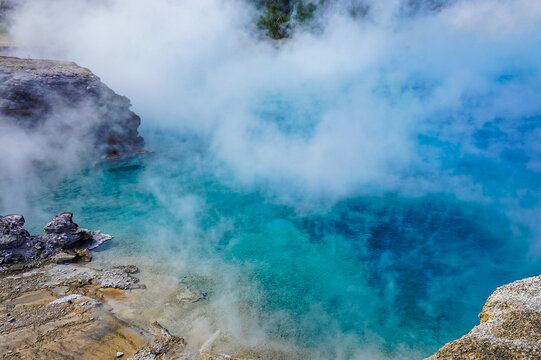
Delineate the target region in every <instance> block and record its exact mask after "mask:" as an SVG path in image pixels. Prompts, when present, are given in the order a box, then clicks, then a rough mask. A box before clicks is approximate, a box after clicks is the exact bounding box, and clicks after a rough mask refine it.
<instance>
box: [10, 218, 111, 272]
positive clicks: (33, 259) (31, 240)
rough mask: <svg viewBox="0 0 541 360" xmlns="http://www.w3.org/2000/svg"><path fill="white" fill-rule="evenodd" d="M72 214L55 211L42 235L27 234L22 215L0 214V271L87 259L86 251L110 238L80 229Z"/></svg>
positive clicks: (87, 253) (97, 232)
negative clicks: (55, 214)
mask: <svg viewBox="0 0 541 360" xmlns="http://www.w3.org/2000/svg"><path fill="white" fill-rule="evenodd" d="M72 217H73V214H72V213H69V212H64V213H61V214H58V215H57V216H55V218H54V219H53V220H51V221H50V222H49V223H48V224H47V225H45V227H44V228H43V229H44V230H45V233H44V234H41V235H36V236H30V234H29V233H28V231H26V230H25V229H24V227H23V226H24V222H25V220H24V217H23V216H22V215H6V216H0V271H8V270H12V271H13V270H23V269H24V268H31V267H35V266H36V265H42V264H44V263H47V262H51V261H53V262H57V263H61V262H72V261H75V260H77V259H85V260H87V261H89V260H90V254H89V250H92V249H94V248H96V247H97V246H99V245H100V244H102V243H103V242H105V241H107V240H110V239H111V238H112V237H111V236H110V235H107V234H102V233H101V232H100V231H90V230H87V229H80V228H79V226H78V225H77V224H76V223H74V222H73V220H72Z"/></svg>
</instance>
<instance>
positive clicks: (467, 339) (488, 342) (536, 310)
mask: <svg viewBox="0 0 541 360" xmlns="http://www.w3.org/2000/svg"><path fill="white" fill-rule="evenodd" d="M479 318H480V319H481V323H480V324H479V325H477V326H476V327H474V328H473V329H472V330H471V331H470V332H469V333H468V334H466V335H464V336H463V337H462V338H460V339H458V340H455V341H452V342H450V343H448V344H446V345H445V346H443V347H442V348H441V349H440V350H439V351H438V352H437V353H436V354H434V355H433V356H431V357H429V358H428V360H437V359H480V360H482V359H541V276H536V277H531V278H527V279H523V280H519V281H515V282H513V283H511V284H507V285H504V286H502V287H499V288H498V289H496V291H494V293H493V294H492V295H491V296H490V297H489V298H488V300H487V302H486V303H485V306H484V307H483V311H482V312H481V313H480V314H479Z"/></svg>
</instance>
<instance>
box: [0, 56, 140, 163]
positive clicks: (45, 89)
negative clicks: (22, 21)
mask: <svg viewBox="0 0 541 360" xmlns="http://www.w3.org/2000/svg"><path fill="white" fill-rule="evenodd" d="M130 107H131V104H130V101H129V99H128V98H126V97H124V96H120V95H118V94H116V93H115V92H114V91H113V90H111V89H110V88H109V87H107V86H106V85H105V84H104V83H102V82H101V81H100V79H99V78H98V77H97V76H96V75H94V74H93V73H92V72H91V71H90V70H88V69H86V68H83V67H80V66H78V65H77V64H75V63H73V62H62V61H51V60H35V59H19V58H16V57H7V56H0V125H1V124H2V123H6V124H14V125H17V126H20V127H23V128H25V129H28V131H42V132H43V129H42V128H43V127H45V126H47V125H50V124H51V123H53V122H56V123H58V126H56V127H55V128H54V129H53V130H49V131H50V132H58V133H62V134H63V135H64V136H65V135H66V134H65V132H67V133H69V134H70V135H72V137H73V138H76V139H78V140H80V141H81V142H84V143H87V144H88V151H89V152H93V153H96V154H99V155H108V156H117V155H122V154H126V153H133V152H138V151H140V150H141V149H142V148H143V138H142V137H140V136H139V135H138V127H139V125H140V122H141V119H140V118H139V116H137V115H136V114H135V113H134V112H132V111H131V110H130ZM59 119H60V120H59ZM94 150H95V151H94Z"/></svg>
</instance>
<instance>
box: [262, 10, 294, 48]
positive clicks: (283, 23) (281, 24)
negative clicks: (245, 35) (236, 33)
mask: <svg viewBox="0 0 541 360" xmlns="http://www.w3.org/2000/svg"><path fill="white" fill-rule="evenodd" d="M289 20H290V15H289V13H288V12H287V11H285V10H284V9H283V8H282V7H280V5H279V4H278V3H272V4H270V6H269V7H268V8H267V10H265V12H264V13H263V15H261V16H260V17H259V19H258V20H257V26H258V27H259V28H260V29H263V30H266V31H267V33H268V35H269V36H270V37H272V38H273V39H280V38H283V37H285V36H287V26H288V23H289Z"/></svg>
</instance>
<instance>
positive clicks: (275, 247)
mask: <svg viewBox="0 0 541 360" xmlns="http://www.w3.org/2000/svg"><path fill="white" fill-rule="evenodd" d="M146 131H147V133H146V134H145V136H146V139H147V145H148V148H150V149H152V150H153V151H154V152H152V153H148V154H142V155H139V156H134V157H131V158H126V159H120V160H107V161H103V162H101V163H99V164H97V165H96V166H94V167H91V168H89V169H85V170H83V171H80V172H77V173H76V174H74V175H73V176H71V177H69V178H67V179H65V180H63V181H61V182H60V183H59V184H57V185H55V186H52V187H50V188H49V189H47V191H42V192H40V193H39V194H38V195H36V196H34V197H33V198H32V200H31V207H32V208H34V209H39V211H38V210H36V211H35V213H33V214H29V215H27V220H28V222H29V224H28V225H29V229H30V230H32V232H38V231H39V226H40V225H41V224H43V223H45V222H46V221H47V220H48V219H49V218H50V217H51V215H53V214H55V213H58V212H60V211H65V210H69V211H72V212H74V214H75V219H76V221H77V222H78V223H79V224H81V225H83V226H84V227H88V228H91V229H101V230H102V231H104V232H107V233H110V234H113V235H114V236H115V239H114V241H113V242H110V243H109V244H107V245H105V246H104V248H103V249H102V250H100V251H101V252H102V253H104V254H110V255H111V257H112V258H114V257H116V256H118V257H122V256H139V257H145V256H146V257H154V258H157V259H160V262H162V263H163V264H164V266H165V267H166V269H168V270H167V272H168V274H169V275H173V276H176V277H177V278H178V279H179V281H184V282H186V281H188V282H189V280H186V279H188V278H189V276H188V275H189V274H190V273H191V274H202V275H204V276H206V278H207V279H212V281H210V282H209V281H204V282H197V281H195V282H193V285H195V286H197V287H199V288H200V289H201V290H202V291H204V292H205V294H207V301H208V302H209V303H210V304H213V301H214V302H216V306H217V308H219V306H222V307H225V308H226V309H227V311H228V312H229V311H230V313H228V314H227V317H228V318H238V319H240V320H239V322H238V323H236V322H235V321H232V320H231V319H228V320H227V321H223V322H222V323H223V324H224V325H223V326H225V327H227V326H230V327H231V328H232V329H229V330H230V331H231V332H233V333H236V334H237V335H238V336H239V337H240V338H241V339H242V337H243V336H245V337H249V336H252V337H253V336H256V335H254V334H257V337H258V338H259V340H258V341H263V342H264V341H266V340H265V339H267V340H273V341H281V342H284V343H288V344H293V345H294V346H296V347H297V348H300V349H304V350H307V351H309V353H310V354H311V355H310V357H311V358H322V359H328V358H343V359H352V358H376V357H379V356H382V357H390V358H420V357H421V356H425V355H430V354H431V353H432V352H434V351H435V350H437V348H438V347H440V346H441V345H443V344H444V343H445V342H447V341H450V340H452V339H455V338H457V337H460V336H461V335H463V334H464V333H465V332H467V331H468V330H469V329H470V328H471V327H472V326H474V325H475V324H477V323H478V319H477V314H478V313H479V312H480V310H481V308H482V305H483V303H484V301H485V300H486V298H487V297H488V296H489V295H490V293H491V292H492V291H493V290H494V289H495V288H496V287H497V286H500V285H502V284H504V283H507V282H510V281H513V280H516V279H519V278H522V277H525V276H529V275H536V274H538V272H539V268H540V267H539V265H540V264H539V262H538V261H537V260H536V257H535V256H532V250H531V246H530V245H531V243H530V242H531V239H532V234H531V231H530V229H529V228H528V227H527V226H525V225H521V224H520V222H518V221H516V219H515V220H513V219H512V218H510V217H509V216H508V215H507V213H506V211H505V210H508V209H509V207H508V209H505V208H503V207H502V206H503V205H502V204H503V202H501V201H497V200H498V199H505V198H506V197H507V196H508V194H509V193H510V190H509V189H518V188H524V187H525V186H529V187H530V190H532V191H534V190H537V189H536V187H538V186H539V185H538V184H537V183H535V181H533V180H535V179H536V177H535V173H532V172H530V171H528V170H527V169H522V170H520V168H521V166H520V161H518V160H517V158H516V157H513V156H512V154H511V155H509V156H508V157H501V158H498V159H497V160H494V159H493V160H489V159H486V158H482V157H479V156H470V157H468V158H462V157H460V158H459V157H457V158H453V157H452V156H450V157H449V164H450V165H452V166H453V168H454V169H455V170H454V171H456V172H457V173H468V174H469V175H470V176H473V177H474V178H475V179H477V181H479V182H482V183H483V184H485V185H486V186H485V193H486V195H487V196H491V197H492V198H493V199H494V201H490V202H486V201H471V200H468V201H466V200H460V199H459V198H457V196H456V195H453V194H452V193H449V192H443V191H440V192H435V193H425V194H420V195H419V194H418V195H415V196H413V195H405V194H401V193H400V192H397V191H394V192H390V191H387V192H379V193H374V194H361V193H359V194H358V195H351V196H348V197H344V198H342V199H339V200H335V201H333V202H324V201H315V200H314V199H307V198H303V197H302V196H300V197H294V200H289V201H287V200H283V199H281V198H279V197H277V196H274V195H273V193H272V192H270V191H266V190H265V186H264V185H261V184H260V185H258V186H249V187H247V186H244V185H239V184H238V183H236V182H234V181H232V177H231V176H230V174H228V173H227V171H222V172H221V171H217V170H216V169H217V165H216V164H215V163H214V160H212V159H211V158H209V157H208V156H207V155H206V154H205V151H204V149H205V146H204V144H203V143H201V142H199V141H195V140H194V139H193V138H190V137H186V136H185V135H182V134H181V133H175V132H159V131H151V130H150V129H147V130H146ZM485 136H486V134H485ZM422 143H423V144H425V145H424V146H441V144H439V143H438V144H436V145H428V144H429V143H430V139H423V140H422ZM447 150H448V153H449V154H452V151H451V150H452V149H447ZM457 159H459V160H457ZM513 164H515V165H514V166H513V167H512V168H513V169H515V171H517V172H520V173H521V176H508V172H507V173H506V171H505V169H507V168H508V167H510V166H511V165H513ZM487 169H493V171H492V173H491V172H488V170H487ZM502 186H505V191H504V189H503V188H502ZM529 206H531V204H530V205H529ZM179 264H182V266H179ZM168 266H169V267H168ZM224 295H225V297H226V299H224ZM224 301H225V302H226V303H225V304H224ZM220 302H221V303H222V304H221V305H220V304H219V303H220ZM239 324H240V325H239ZM261 339H263V340H261ZM376 354H377V355H376Z"/></svg>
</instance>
